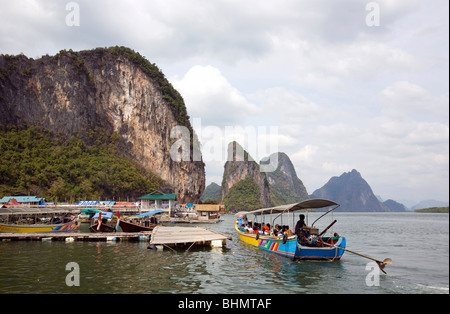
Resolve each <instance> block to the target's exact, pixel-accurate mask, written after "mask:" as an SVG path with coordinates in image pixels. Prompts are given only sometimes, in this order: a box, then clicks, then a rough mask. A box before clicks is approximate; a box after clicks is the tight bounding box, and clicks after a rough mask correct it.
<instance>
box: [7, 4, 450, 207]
mask: <svg viewBox="0 0 450 314" xmlns="http://www.w3.org/2000/svg"><path fill="white" fill-rule="evenodd" d="M448 12H449V2H448V0H429V1H423V0H378V1H365V0H276V1H274V0H257V1H256V0H239V1H236V0H127V1H124V0H89V1H88V0H78V1H72V2H71V1H65V0H14V1H11V0H0V54H19V53H23V54H25V55H27V56H28V57H32V58H39V57H40V56H42V55H45V54H49V55H54V54H56V53H57V52H58V51H59V50H62V49H73V50H84V49H91V48H96V47H109V46H116V45H123V46H127V47H130V48H132V49H134V50H135V51H138V52H139V53H141V54H142V55H143V56H145V57H146V58H147V59H148V60H150V61H151V62H152V63H156V64H157V65H158V67H159V68H160V69H161V70H162V71H163V72H164V73H165V75H166V77H167V78H168V79H169V80H170V81H171V83H172V84H173V85H174V86H175V87H176V88H177V89H178V90H179V91H180V93H181V94H182V96H183V97H184V100H185V103H186V106H187V108H188V113H189V115H190V117H191V120H192V122H193V124H194V125H195V128H196V130H197V132H198V133H199V136H200V140H201V142H202V145H203V154H204V158H205V162H206V165H207V168H206V171H207V183H210V182H217V183H219V184H220V182H221V178H222V172H223V163H224V161H225V157H224V156H225V151H226V146H227V144H228V141H229V140H230V139H231V138H232V135H233V134H238V135H240V139H238V140H240V141H241V142H242V145H243V146H246V148H247V149H248V150H249V151H250V153H251V154H252V155H253V157H254V159H255V160H260V159H261V158H263V157H265V156H267V155H269V154H270V153H273V152H275V151H282V152H285V153H287V154H288V155H289V156H290V158H291V160H292V162H293V164H294V166H295V168H296V171H297V174H298V176H299V177H300V179H301V180H302V181H303V183H304V184H305V186H306V188H307V190H308V192H309V193H312V192H314V190H315V189H317V188H320V187H322V186H323V185H324V184H325V183H326V182H327V181H328V180H329V179H330V178H331V177H333V176H340V175H341V174H342V173H344V172H348V171H351V170H352V169H356V170H358V171H359V172H360V173H361V174H362V176H363V178H364V179H366V181H367V182H368V183H369V184H370V186H371V187H372V189H373V191H374V193H375V194H377V195H379V196H381V197H382V198H383V199H389V198H391V199H394V200H398V201H404V200H411V201H413V202H418V201H420V200H424V199H435V200H440V201H448V200H449V192H448V191H449V87H448V86H449V60H448V58H449V40H448V37H449V13H448ZM268 143H270V144H268Z"/></svg>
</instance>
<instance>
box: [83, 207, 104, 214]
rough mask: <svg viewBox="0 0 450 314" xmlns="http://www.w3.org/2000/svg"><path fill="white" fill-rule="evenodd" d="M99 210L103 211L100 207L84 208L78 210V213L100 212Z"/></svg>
mask: <svg viewBox="0 0 450 314" xmlns="http://www.w3.org/2000/svg"><path fill="white" fill-rule="evenodd" d="M100 212H103V211H101V210H100V209H93V208H86V209H83V210H82V211H81V212H80V214H89V213H100Z"/></svg>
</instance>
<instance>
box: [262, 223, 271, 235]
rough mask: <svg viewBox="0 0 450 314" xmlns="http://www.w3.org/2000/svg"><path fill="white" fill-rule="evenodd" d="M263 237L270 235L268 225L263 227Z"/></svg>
mask: <svg viewBox="0 0 450 314" xmlns="http://www.w3.org/2000/svg"><path fill="white" fill-rule="evenodd" d="M263 230H264V235H270V224H265V225H264V227H263Z"/></svg>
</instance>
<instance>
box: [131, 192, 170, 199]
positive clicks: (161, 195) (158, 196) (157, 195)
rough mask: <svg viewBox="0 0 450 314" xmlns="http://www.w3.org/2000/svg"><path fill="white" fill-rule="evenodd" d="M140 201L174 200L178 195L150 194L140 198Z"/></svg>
mask: <svg viewBox="0 0 450 314" xmlns="http://www.w3.org/2000/svg"><path fill="white" fill-rule="evenodd" d="M138 199H140V200H174V199H176V194H164V193H162V192H159V191H157V192H152V193H150V194H147V195H144V196H141V197H139V198H138Z"/></svg>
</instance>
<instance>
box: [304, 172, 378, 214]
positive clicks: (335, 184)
mask: <svg viewBox="0 0 450 314" xmlns="http://www.w3.org/2000/svg"><path fill="white" fill-rule="evenodd" d="M311 197H312V198H325V199H329V200H333V201H335V202H337V203H339V204H340V205H341V207H339V209H338V210H339V211H352V212H359V211H362V212H382V211H385V210H384V209H383V207H382V205H381V203H380V202H379V201H378V199H377V197H376V196H375V195H374V194H373V192H372V188H371V187H370V186H369V184H368V183H367V181H366V180H364V179H363V178H362V176H361V174H360V173H359V172H358V171H357V170H355V169H353V170H352V171H350V172H346V173H343V174H342V175H341V176H339V177H333V178H331V179H330V180H329V181H328V182H327V183H326V184H325V185H324V186H323V187H321V188H320V189H317V190H315V191H314V193H313V194H312V195H311Z"/></svg>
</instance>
